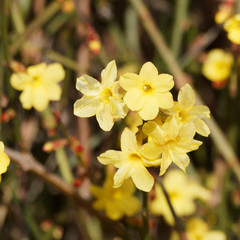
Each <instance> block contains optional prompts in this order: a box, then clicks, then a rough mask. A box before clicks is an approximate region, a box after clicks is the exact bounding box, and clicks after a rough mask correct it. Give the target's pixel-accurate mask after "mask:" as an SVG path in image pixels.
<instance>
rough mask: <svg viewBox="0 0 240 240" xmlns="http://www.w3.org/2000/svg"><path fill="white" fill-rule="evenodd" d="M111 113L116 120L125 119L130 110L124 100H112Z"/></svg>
mask: <svg viewBox="0 0 240 240" xmlns="http://www.w3.org/2000/svg"><path fill="white" fill-rule="evenodd" d="M111 108H112V109H111V112H112V114H113V117H114V118H124V117H125V116H126V115H127V111H128V108H127V107H126V105H125V103H124V102H123V100H118V99H115V98H112V99H111Z"/></svg>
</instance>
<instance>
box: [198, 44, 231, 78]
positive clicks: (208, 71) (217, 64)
mask: <svg viewBox="0 0 240 240" xmlns="http://www.w3.org/2000/svg"><path fill="white" fill-rule="evenodd" d="M232 64H233V56H232V55H231V54H230V53H228V52H225V51H224V50H222V49H220V48H216V49H213V50H211V51H210V52H209V53H208V55H207V58H206V60H205V61H204V63H203V66H202V74H203V75H204V76H205V77H206V78H207V79H209V80H210V81H212V82H221V81H225V80H226V79H227V78H229V76H230V74H231V69H232Z"/></svg>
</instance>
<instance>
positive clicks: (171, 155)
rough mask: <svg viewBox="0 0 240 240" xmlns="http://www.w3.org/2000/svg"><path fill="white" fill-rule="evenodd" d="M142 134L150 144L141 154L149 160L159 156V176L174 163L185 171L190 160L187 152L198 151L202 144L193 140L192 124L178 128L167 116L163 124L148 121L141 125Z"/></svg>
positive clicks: (144, 146) (171, 118)
mask: <svg viewBox="0 0 240 240" xmlns="http://www.w3.org/2000/svg"><path fill="white" fill-rule="evenodd" d="M143 132H144V133H145V134H146V135H147V136H149V137H150V139H151V140H150V142H148V143H146V144H144V145H143V146H142V148H143V149H142V154H143V155H144V156H145V157H146V158H149V159H154V158H157V157H158V156H160V155H161V162H160V175H163V174H164V173H165V172H166V170H167V168H168V167H169V165H170V164H171V163H172V162H174V163H175V164H176V165H177V166H178V167H179V168H181V169H182V170H183V171H185V168H186V167H187V165H188V164H189V162H190V160H189V157H188V155H187V153H188V152H191V151H193V150H196V149H198V147H199V146H200V145H201V144H202V142H200V141H197V140H194V139H193V137H194V135H195V127H194V125H193V124H192V123H187V124H184V125H182V126H181V127H180V128H179V126H178V122H177V120H176V118H175V117H172V116H169V117H168V118H167V119H166V120H165V122H164V123H161V122H158V123H157V122H155V121H148V122H147V123H145V124H144V125H143Z"/></svg>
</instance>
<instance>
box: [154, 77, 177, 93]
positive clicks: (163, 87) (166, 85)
mask: <svg viewBox="0 0 240 240" xmlns="http://www.w3.org/2000/svg"><path fill="white" fill-rule="evenodd" d="M151 85H152V87H153V88H154V90H155V91H156V92H160V93H161V92H167V91H169V90H170V89H172V88H173V86H174V81H173V76H171V75H169V74H165V73H163V74H160V75H158V77H157V78H156V79H154V81H152V84H151Z"/></svg>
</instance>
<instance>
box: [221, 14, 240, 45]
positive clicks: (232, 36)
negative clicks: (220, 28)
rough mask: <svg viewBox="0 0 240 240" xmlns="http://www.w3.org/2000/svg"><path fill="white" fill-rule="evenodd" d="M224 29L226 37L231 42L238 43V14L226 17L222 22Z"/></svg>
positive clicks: (239, 24)
mask: <svg viewBox="0 0 240 240" xmlns="http://www.w3.org/2000/svg"><path fill="white" fill-rule="evenodd" d="M224 29H225V30H226V31H227V33H228V35H227V36H228V39H229V40H230V41H231V42H233V43H235V44H240V14H236V15H234V16H233V17H232V18H230V19H228V20H227V21H226V22H225V24H224Z"/></svg>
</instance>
